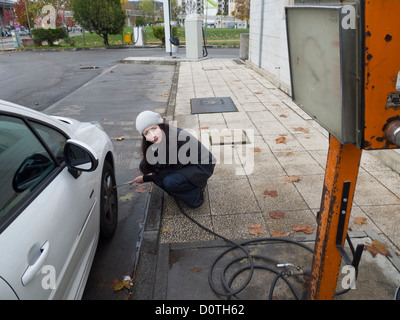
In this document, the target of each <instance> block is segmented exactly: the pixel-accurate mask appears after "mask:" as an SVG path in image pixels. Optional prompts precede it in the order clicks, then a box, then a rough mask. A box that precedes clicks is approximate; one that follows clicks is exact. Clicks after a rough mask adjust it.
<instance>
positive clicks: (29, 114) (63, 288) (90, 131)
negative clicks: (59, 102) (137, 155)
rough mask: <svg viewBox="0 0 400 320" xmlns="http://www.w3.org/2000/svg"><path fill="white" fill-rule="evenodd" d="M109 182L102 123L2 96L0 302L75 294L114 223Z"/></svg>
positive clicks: (108, 149)
mask: <svg viewBox="0 0 400 320" xmlns="http://www.w3.org/2000/svg"><path fill="white" fill-rule="evenodd" d="M114 186H115V175H114V155H113V146H112V143H111V141H110V139H109V137H108V136H107V134H106V133H105V132H104V130H103V129H102V128H101V126H100V124H98V123H95V122H94V123H88V122H79V121H77V120H73V119H70V118H62V117H56V116H47V115H45V114H43V113H40V112H37V111H34V110H31V109H28V108H24V107H21V106H18V105H15V104H12V103H9V102H6V101H3V100H0V299H80V298H81V297H82V293H83V290H84V288H85V284H86V281H87V278H88V275H89V272H90V268H91V265H92V262H93V258H94V255H95V252H96V248H97V243H98V239H99V236H100V235H101V236H104V237H106V238H109V237H111V236H112V235H113V233H114V232H115V229H116V226H117V221H118V198H117V189H116V188H114Z"/></svg>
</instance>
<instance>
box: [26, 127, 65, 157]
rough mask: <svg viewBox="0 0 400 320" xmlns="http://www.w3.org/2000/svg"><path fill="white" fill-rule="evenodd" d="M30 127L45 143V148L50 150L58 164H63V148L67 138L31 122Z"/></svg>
mask: <svg viewBox="0 0 400 320" xmlns="http://www.w3.org/2000/svg"><path fill="white" fill-rule="evenodd" d="M31 124H32V126H33V127H34V128H35V130H36V131H37V133H38V134H39V135H40V136H41V138H42V139H43V140H44V142H46V144H47V146H48V147H49V148H50V150H51V152H52V153H53V155H54V156H55V158H56V159H57V161H58V162H63V160H64V146H65V143H66V142H67V138H66V137H65V136H64V135H62V134H61V133H60V132H58V131H56V130H54V129H52V128H49V127H47V126H45V125H42V124H40V123H37V122H31Z"/></svg>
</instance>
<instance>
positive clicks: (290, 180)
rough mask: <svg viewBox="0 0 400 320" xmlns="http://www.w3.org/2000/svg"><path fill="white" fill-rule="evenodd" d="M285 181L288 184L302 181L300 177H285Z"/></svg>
mask: <svg viewBox="0 0 400 320" xmlns="http://www.w3.org/2000/svg"><path fill="white" fill-rule="evenodd" d="M283 180H285V181H286V182H297V181H299V180H300V177H299V176H295V175H291V176H289V177H284V178H283Z"/></svg>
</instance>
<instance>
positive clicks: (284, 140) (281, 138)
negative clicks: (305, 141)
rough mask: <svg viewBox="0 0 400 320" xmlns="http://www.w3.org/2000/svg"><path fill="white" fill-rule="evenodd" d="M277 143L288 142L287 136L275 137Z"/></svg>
mask: <svg viewBox="0 0 400 320" xmlns="http://www.w3.org/2000/svg"><path fill="white" fill-rule="evenodd" d="M275 141H276V144H278V143H285V144H286V137H279V138H277V139H275Z"/></svg>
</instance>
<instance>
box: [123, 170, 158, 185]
mask: <svg viewBox="0 0 400 320" xmlns="http://www.w3.org/2000/svg"><path fill="white" fill-rule="evenodd" d="M152 174H153V173H149V174H148V175H149V176H151V175H152ZM134 183H144V181H143V176H138V177H136V178H135V179H133V180H132V181H131V182H130V183H129V184H130V185H132V184H134Z"/></svg>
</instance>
